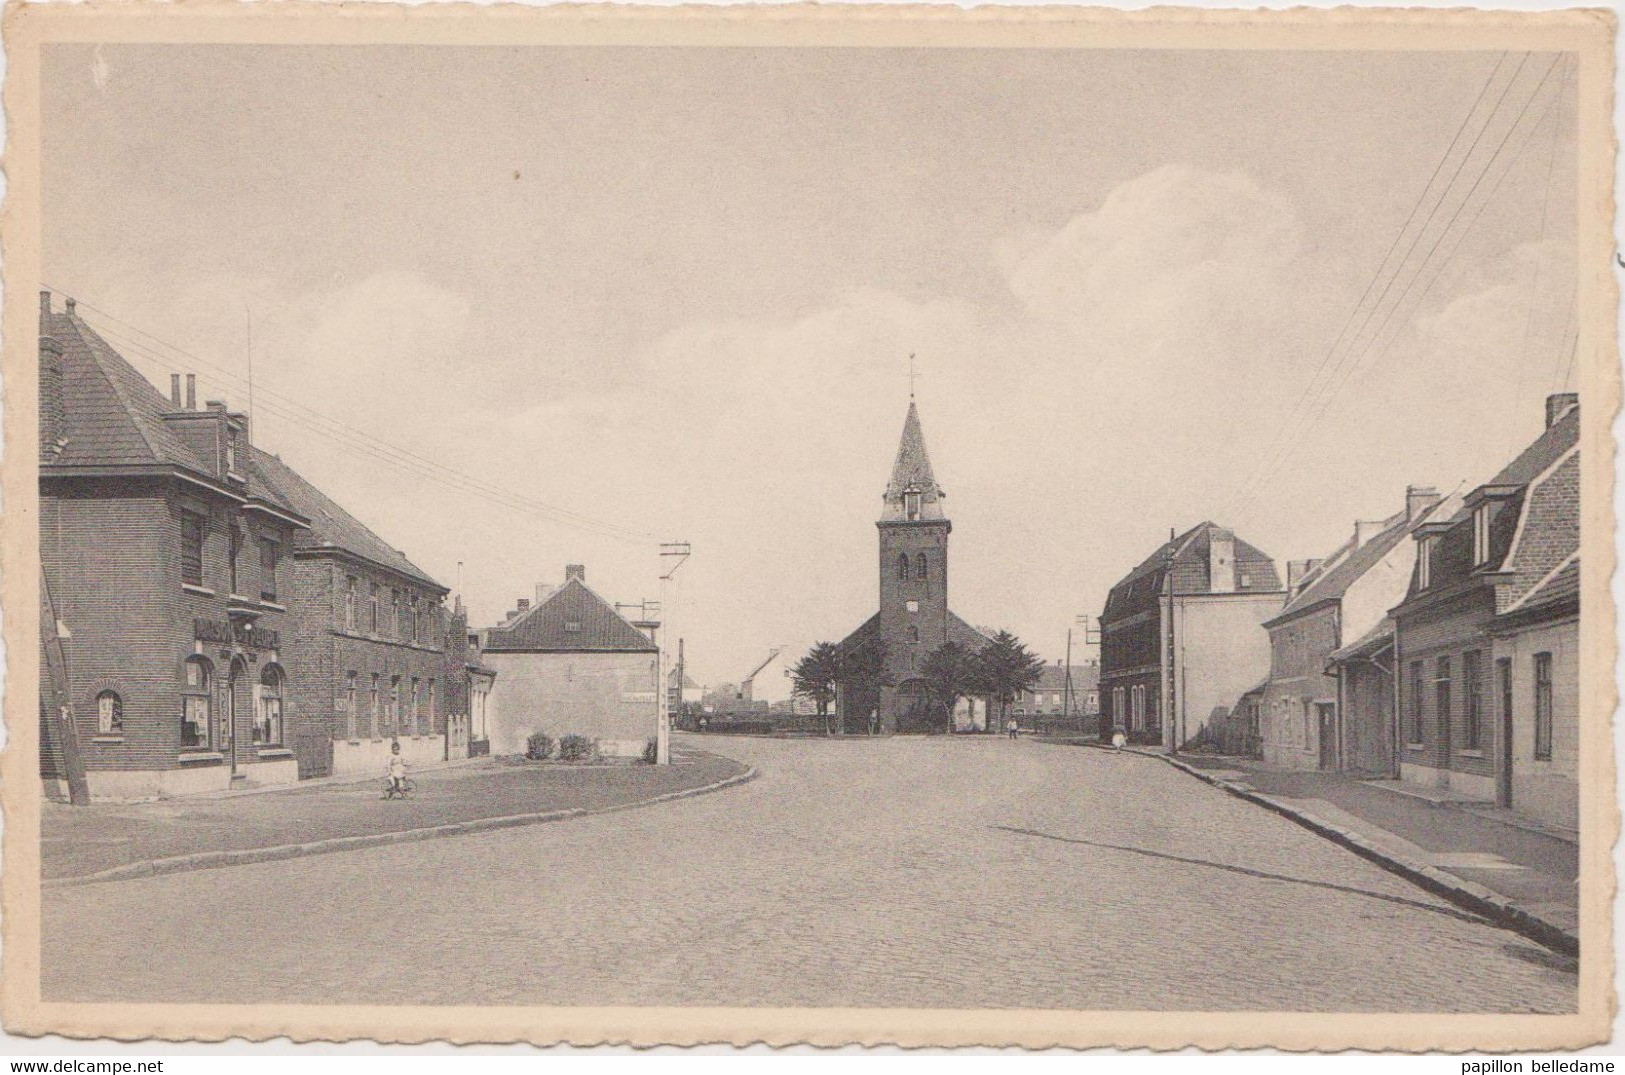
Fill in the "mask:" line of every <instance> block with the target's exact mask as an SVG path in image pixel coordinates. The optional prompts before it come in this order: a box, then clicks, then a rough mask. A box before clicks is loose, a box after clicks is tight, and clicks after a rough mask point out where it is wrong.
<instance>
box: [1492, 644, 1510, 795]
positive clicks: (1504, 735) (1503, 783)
mask: <svg viewBox="0 0 1625 1075" xmlns="http://www.w3.org/2000/svg"><path fill="white" fill-rule="evenodd" d="M1495 686H1496V688H1497V689H1496V694H1497V695H1499V698H1500V708H1501V720H1500V724H1501V734H1500V736H1499V742H1498V746H1499V747H1500V750H1499V753H1500V758H1499V759H1498V760H1499V764H1498V765H1496V767H1495V804H1496V805H1497V806H1508V807H1509V806H1511V805H1512V753H1513V752H1512V747H1513V743H1514V739H1513V737H1512V660H1511V658H1508V657H1502V658H1501V659H1499V660H1498V661H1496V662H1495Z"/></svg>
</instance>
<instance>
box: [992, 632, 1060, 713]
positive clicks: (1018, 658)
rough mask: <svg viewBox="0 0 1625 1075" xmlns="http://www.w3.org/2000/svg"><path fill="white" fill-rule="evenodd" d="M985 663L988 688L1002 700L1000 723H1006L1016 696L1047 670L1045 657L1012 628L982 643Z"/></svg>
mask: <svg viewBox="0 0 1625 1075" xmlns="http://www.w3.org/2000/svg"><path fill="white" fill-rule="evenodd" d="M980 657H981V661H980V663H981V666H982V676H983V680H984V686H985V687H986V689H987V692H988V693H989V694H991V695H992V696H993V697H994V698H996V699H998V702H999V720H998V725H997V727H1003V725H1004V721H1005V712H1006V710H1007V709H1008V708H1009V706H1010V703H1011V702H1013V701H1015V699H1016V696H1017V695H1018V694H1020V693H1021V692H1022V691H1024V690H1028V689H1030V688H1031V687H1034V686H1036V685H1037V683H1038V680H1039V678H1040V677H1041V676H1042V675H1043V674H1044V658H1042V657H1039V656H1037V655H1036V654H1034V653H1032V652H1031V651H1030V650H1028V649H1027V647H1026V645H1025V644H1024V643H1023V642H1022V641H1021V639H1019V638H1017V637H1016V636H1015V635H1013V634H1011V633H1010V632H1009V631H1000V632H999V633H998V634H996V635H994V636H993V637H992V639H990V640H989V641H988V644H987V645H985V646H983V647H982V652H981V654H980Z"/></svg>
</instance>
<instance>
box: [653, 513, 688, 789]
mask: <svg viewBox="0 0 1625 1075" xmlns="http://www.w3.org/2000/svg"><path fill="white" fill-rule="evenodd" d="M692 552H693V546H691V545H690V544H689V543H688V542H686V541H662V542H661V543H660V560H661V563H663V564H664V563H668V562H669V563H670V565H671V566H670V567H668V568H666V570H665V571H663V572H661V574H660V607H661V608H666V607H667V604H666V584H667V583H668V582H670V581H671V580H672V576H673V575H676V574H677V569H678V568H680V567H682V566H683V564H684V563H686V562H687V561H688V558H689V556H690V554H691V553H692ZM665 627H666V629H665V631H663V632H662V633H661V635H660V643H659V646H660V660H659V667H660V673H659V674H660V683H659V688H660V689H659V690H658V691H656V692H655V695H656V697H657V699H658V700H659V706H660V715H659V719H658V722H657V723H656V725H655V761H656V762H657V763H659V764H661V765H668V764H670V763H671V701H670V693H669V692H670V683H671V662H670V659H669V658H670V649H669V647H667V645H666V638H667V637H669V636H670V635H671V632H672V627H671V624H670V623H669V622H668V623H667V624H666V625H665ZM681 666H682V663H681V660H679V662H678V667H681ZM682 690H683V684H682V680H681V679H679V680H678V682H677V691H678V697H679V698H681V697H682Z"/></svg>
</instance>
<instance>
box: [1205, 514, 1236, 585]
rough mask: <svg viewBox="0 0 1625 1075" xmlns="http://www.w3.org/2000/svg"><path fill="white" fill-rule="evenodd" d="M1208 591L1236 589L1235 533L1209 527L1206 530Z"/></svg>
mask: <svg viewBox="0 0 1625 1075" xmlns="http://www.w3.org/2000/svg"><path fill="white" fill-rule="evenodd" d="M1207 577H1208V584H1207V589H1208V593H1234V592H1235V589H1236V535H1235V532H1234V531H1232V530H1224V529H1221V528H1220V527H1217V526H1215V527H1210V528H1209V529H1208V532H1207Z"/></svg>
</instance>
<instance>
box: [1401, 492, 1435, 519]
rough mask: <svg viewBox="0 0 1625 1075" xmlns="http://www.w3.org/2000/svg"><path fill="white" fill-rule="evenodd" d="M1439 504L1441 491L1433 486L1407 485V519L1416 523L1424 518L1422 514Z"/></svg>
mask: <svg viewBox="0 0 1625 1075" xmlns="http://www.w3.org/2000/svg"><path fill="white" fill-rule="evenodd" d="M1438 502H1439V490H1437V489H1435V488H1433V486H1431V485H1407V486H1406V487H1405V518H1406V520H1407V521H1409V522H1413V523H1414V522H1415V521H1416V520H1417V519H1420V518H1421V517H1422V513H1423V512H1424V511H1427V510H1428V509H1429V508H1431V507H1432V506H1433V505H1435V504H1437V503H1438Z"/></svg>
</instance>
